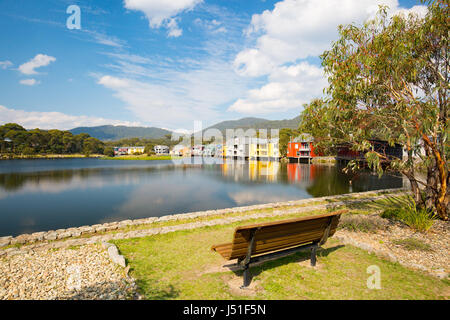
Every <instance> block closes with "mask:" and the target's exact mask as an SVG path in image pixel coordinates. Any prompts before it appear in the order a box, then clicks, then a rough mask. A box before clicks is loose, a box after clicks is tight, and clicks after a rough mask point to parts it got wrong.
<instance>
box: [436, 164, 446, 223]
mask: <svg viewBox="0 0 450 320" xmlns="http://www.w3.org/2000/svg"><path fill="white" fill-rule="evenodd" d="M436 160H437V162H438V168H439V182H440V188H439V194H438V196H437V199H436V211H437V213H438V215H439V218H441V219H442V220H445V221H447V220H448V195H447V174H448V172H447V170H446V168H445V164H444V163H442V161H439V160H440V159H436Z"/></svg>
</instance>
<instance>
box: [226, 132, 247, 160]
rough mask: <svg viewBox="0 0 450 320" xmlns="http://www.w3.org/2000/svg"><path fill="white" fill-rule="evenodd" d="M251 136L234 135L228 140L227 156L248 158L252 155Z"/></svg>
mask: <svg viewBox="0 0 450 320" xmlns="http://www.w3.org/2000/svg"><path fill="white" fill-rule="evenodd" d="M250 140H251V138H250V137H245V136H244V137H233V138H231V139H228V140H227V141H226V157H227V158H233V159H248V158H249V156H250Z"/></svg>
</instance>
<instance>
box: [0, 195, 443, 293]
mask: <svg viewBox="0 0 450 320" xmlns="http://www.w3.org/2000/svg"><path fill="white" fill-rule="evenodd" d="M403 193H404V191H403V190H384V191H377V192H374V191H373V192H365V193H356V194H347V195H340V196H334V197H323V198H313V199H305V200H299V201H289V202H282V203H273V204H264V205H256V206H248V207H239V208H231V209H223V210H210V211H203V212H194V213H186V214H177V215H170V216H163V217H159V218H155V217H152V218H147V219H138V220H126V221H121V222H114V223H108V224H103V225H95V226H84V227H80V228H70V229H65V230H56V231H49V232H41V233H35V234H32V235H21V236H18V237H15V238H13V237H3V238H0V246H2V248H1V249H0V279H1V280H0V299H36V298H37V299H129V298H136V297H138V296H139V295H138V294H137V291H139V292H141V293H142V294H143V296H144V297H145V298H158V297H153V296H151V295H148V293H147V294H146V290H145V286H144V288H139V290H138V289H137V287H136V285H135V282H134V280H133V278H134V277H136V278H137V279H138V280H139V281H140V283H142V279H141V277H142V274H141V272H140V271H139V265H141V263H142V261H140V260H139V259H136V254H137V253H136V252H133V250H139V246H134V245H132V246H131V247H130V246H129V245H130V244H131V243H135V242H136V241H138V243H140V242H143V243H147V242H148V241H150V242H151V243H154V241H157V242H158V243H160V244H163V246H165V245H169V243H170V242H171V241H172V240H173V239H174V237H175V238H180V237H181V238H183V237H185V236H186V235H187V236H188V235H189V234H190V233H201V234H204V236H202V238H203V239H209V240H207V241H206V242H207V243H206V247H205V248H203V249H202V250H201V254H205V255H208V259H210V260H211V259H212V260H216V262H218V261H217V257H216V256H215V255H213V254H212V253H211V252H210V250H209V248H210V246H211V245H212V244H213V243H212V242H214V241H215V242H217V241H218V240H220V239H216V238H217V237H218V238H228V237H229V236H230V235H231V232H232V231H231V230H229V229H233V228H234V227H236V226H237V225H242V224H247V223H253V222H263V221H272V220H280V219H284V218H291V217H298V216H305V215H313V214H320V213H323V212H324V211H331V210H335V209H338V208H348V209H350V211H351V212H352V213H358V214H360V215H361V216H364V217H367V218H370V219H381V218H379V217H378V213H379V212H380V210H381V209H382V204H383V201H385V200H386V199H388V198H389V197H393V196H395V197H398V196H402V194H403ZM343 219H344V217H343ZM381 220H384V219H381ZM378 224H379V225H383V224H384V225H385V228H381V229H380V230H379V231H377V232H376V233H374V234H373V235H372V234H366V233H360V232H349V231H347V230H343V229H342V230H338V232H337V233H336V235H335V236H334V237H333V238H334V239H333V241H331V242H330V243H331V244H332V243H335V242H339V243H342V244H344V245H345V247H348V248H352V247H359V248H361V249H363V250H364V251H365V252H366V254H369V253H371V254H375V255H376V256H377V257H379V259H380V261H384V262H383V263H387V262H389V263H394V264H399V265H402V266H406V267H408V268H412V269H415V270H416V271H415V272H419V275H420V277H425V278H424V279H427V281H428V282H430V281H431V282H432V283H433V285H434V286H436V288H444V289H445V288H447V289H448V282H447V285H445V283H441V282H442V281H448V280H447V279H448V275H447V274H448V270H447V269H446V268H448V265H449V258H448V252H449V247H448V244H447V241H445V239H448V235H450V234H449V230H448V223H443V222H440V221H439V222H438V223H436V226H435V227H433V229H432V231H431V232H429V233H428V234H426V235H417V234H415V233H414V232H413V231H412V230H411V229H409V228H407V227H405V226H402V225H400V224H395V223H389V222H386V221H382V222H380V223H378ZM186 232H187V233H186ZM218 232H219V233H220V236H217V233H218ZM169 235H170V236H169ZM211 236H212V238H210V237H211ZM415 236H419V237H421V238H422V239H425V241H426V242H427V244H428V245H429V246H430V248H431V251H429V252H426V253H423V252H420V251H418V252H415V251H410V250H406V249H404V248H402V247H401V246H398V245H395V244H394V242H393V241H391V240H394V239H400V238H401V239H403V238H409V237H415ZM167 237H169V238H167ZM215 237H216V238H215ZM138 239H142V240H138ZM171 239H172V240H171ZM166 240H167V241H168V242H167V243H166ZM108 241H110V242H113V243H115V244H116V245H117V247H118V248H119V251H120V254H123V255H124V256H125V258H126V260H127V262H128V263H129V265H128V266H127V267H126V268H124V266H125V259H124V258H123V257H122V256H121V255H120V254H119V253H118V252H117V249H116V246H113V245H111V244H106V243H105V242H108ZM210 242H211V243H210ZM215 242H214V243H215ZM219 242H220V241H219ZM100 243H103V246H102V245H100ZM196 245H197V244H195V243H192V246H193V247H195V246H196ZM133 247H136V248H135V249H133V250H130V248H133ZM141 249H142V248H141ZM191 249H192V248H189V246H188V248H186V247H185V248H183V252H191ZM80 250H81V251H80ZM114 251H116V253H114ZM145 251H146V252H147V251H148V250H145ZM77 252H78V253H77ZM367 252H368V253H367ZM148 254H151V255H155V256H157V255H158V254H159V253H158V252H155V251H154V250H151V249H150V250H149V252H148ZM75 257H78V258H79V257H83V259H81V260H74V259H75ZM108 258H109V259H108ZM167 258H168V257H166V259H167ZM163 260H164V259H163ZM194 260H195V259H194ZM219 260H220V259H219ZM45 261H48V262H49V263H48V265H52V266H58V267H55V268H56V269H55V270H57V271H55V272H53V271H52V270H53V269H52V267H48V266H46V267H45V266H44V265H46V264H45ZM74 261H86V263H82V264H81V265H82V268H83V272H82V274H84V275H85V278H83V279H84V280H83V281H84V282H83V283H82V284H81V287H82V288H83V289H82V290H81V291H80V290H78V291H77V290H75V291H73V290H72V291H71V290H68V289H70V288H68V287H67V280H68V279H72V277H73V274H72V273H73V270H72V271H71V272H72V273H70V272H68V271H67V268H69V267H70V266H73V265H74ZM89 261H102V263H100V264H96V263H90V262H89ZM113 261H115V262H116V263H119V264H121V265H122V266H119V265H118V264H116V263H115V262H113ZM221 262H222V264H223V261H221ZM161 263H164V261H162V262H161ZM166 263H168V264H170V259H169V260H167V261H166ZM179 263H180V264H181V265H183V264H187V265H191V264H192V263H193V261H179ZM75 265H77V263H75ZM130 267H131V269H132V272H131V275H132V276H133V278H130V277H129V275H128V271H129V268H130ZM160 267H163V266H160ZM219 267H220V266H219ZM202 268H205V266H203V267H201V268H200V269H202ZM208 268H210V267H206V269H208ZM72 269H73V268H72ZM213 269H214V270H216V269H217V268H216V267H214V268H213ZM105 270H107V271H105ZM217 270H219V273H220V272H223V270H221V271H220V268H219V269H217ZM217 270H216V272H217ZM103 271H105V277H103V278H102V277H92V275H95V274H98V273H99V272H100V273H101V272H103ZM399 272H404V270H403V269H402V270H400V271H399ZM207 273H208V272H207ZM24 274H29V275H30V276H29V277H25V276H23V275H24ZM226 274H228V273H226ZM426 274H431V275H433V277H431V280H430V279H429V278H427V277H429V276H427V275H426ZM415 276H418V275H417V274H415ZM146 277H147V276H144V278H146ZM439 278H444V280H439ZM64 279H65V280H64ZM108 279H110V280H111V281H109V280H108ZM432 279H436V280H432ZM39 281H40V282H39ZM42 281H44V282H45V283H48V285H49V286H50V287H52V288H53V289H52V290H53V291H52V290H43V289H39V288H44V287H45V286H42V285H41V284H42V283H41V282H42ZM64 281H65V282H64ZM155 281H158V280H157V279H155ZM423 281H425V280H423ZM435 281H437V282H436V283H434V282H435ZM111 282H112V283H111ZM39 283H41V284H39ZM36 288H38V289H36ZM86 288H91V289H92V290H91V289H89V290H87V289H86ZM444 289H442V290H444ZM439 290H441V289H439ZM442 290H441V291H439V292H440V293H439V294H438V295H437V296H435V297H434V298H436V297H439V296H442V292H447V293H448V290H447V291H445V290H444V291H442ZM46 292H51V294H47V293H46ZM212 296H214V295H212ZM219 296H220V295H219ZM444 296H446V297H447V299H448V296H447V295H446V294H444ZM200 298H201V297H200ZM279 298H283V297H279ZM298 298H302V297H298ZM356 298H357V297H356Z"/></svg>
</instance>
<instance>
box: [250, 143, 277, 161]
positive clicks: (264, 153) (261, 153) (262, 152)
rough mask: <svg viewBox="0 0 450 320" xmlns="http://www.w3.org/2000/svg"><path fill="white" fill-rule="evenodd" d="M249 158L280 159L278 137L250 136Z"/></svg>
mask: <svg viewBox="0 0 450 320" xmlns="http://www.w3.org/2000/svg"><path fill="white" fill-rule="evenodd" d="M249 158H250V159H251V160H269V161H278V160H279V159H280V151H279V139H278V138H273V139H261V138H252V139H251V140H250V148H249Z"/></svg>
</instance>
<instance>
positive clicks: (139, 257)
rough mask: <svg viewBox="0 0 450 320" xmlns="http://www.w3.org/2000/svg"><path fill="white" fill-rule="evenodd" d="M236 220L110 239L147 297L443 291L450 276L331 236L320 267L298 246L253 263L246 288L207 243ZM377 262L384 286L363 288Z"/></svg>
mask: <svg viewBox="0 0 450 320" xmlns="http://www.w3.org/2000/svg"><path fill="white" fill-rule="evenodd" d="M236 226H237V224H236V225H227V226H215V227H207V228H202V229H196V230H191V231H179V232H175V233H169V234H161V235H157V236H153V237H146V238H138V239H130V240H118V241H115V243H116V245H117V246H118V247H119V249H120V251H121V254H123V255H124V256H125V257H126V259H127V262H128V264H129V265H130V266H131V269H130V270H131V275H132V276H133V277H134V278H135V279H136V280H137V284H138V286H139V288H140V292H141V294H143V295H144V297H145V298H147V299H247V298H250V299H443V298H445V296H447V298H448V288H449V282H448V280H439V279H437V278H433V277H431V276H428V275H426V274H424V273H421V272H418V271H413V270H410V269H407V268H405V267H403V266H401V265H399V264H398V263H392V262H389V261H386V260H383V259H380V258H378V257H376V256H375V255H373V254H369V253H367V252H366V251H364V250H361V249H358V248H355V247H353V246H348V245H345V246H344V245H342V244H340V243H339V242H338V241H337V240H334V239H333V238H332V239H330V240H329V242H328V243H327V244H326V245H325V246H324V247H323V249H322V250H320V251H319V252H318V267H317V268H316V269H312V268H311V267H309V266H308V264H309V260H308V259H309V254H308V253H298V254H296V255H293V256H290V257H285V258H282V259H278V260H274V261H270V262H266V263H265V264H262V265H260V266H256V267H252V268H251V273H252V275H253V276H254V278H253V281H255V284H256V289H255V292H254V295H252V296H248V295H246V294H245V292H244V293H242V292H239V291H238V290H234V289H232V287H230V286H229V283H230V282H238V283H239V284H240V281H241V278H240V276H241V272H240V271H236V272H233V271H229V270H228V269H225V268H221V266H223V265H224V264H227V263H229V262H227V261H224V260H223V259H222V257H220V256H219V255H218V254H216V253H214V252H212V251H211V250H210V247H211V245H213V244H218V243H223V242H227V241H230V239H231V236H232V232H233V230H234V228H235V227H236ZM371 265H376V266H378V267H379V268H380V270H381V289H380V290H371V289H368V288H367V285H366V283H367V278H368V277H369V275H368V274H367V273H366V270H367V267H369V266H371Z"/></svg>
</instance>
